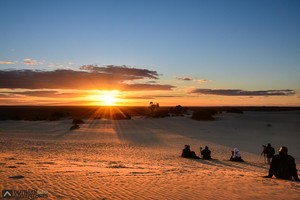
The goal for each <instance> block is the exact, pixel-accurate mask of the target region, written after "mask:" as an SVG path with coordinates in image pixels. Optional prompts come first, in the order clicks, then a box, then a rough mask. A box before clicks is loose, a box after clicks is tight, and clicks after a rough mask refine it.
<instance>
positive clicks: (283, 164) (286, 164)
mask: <svg viewBox="0 0 300 200" xmlns="http://www.w3.org/2000/svg"><path fill="white" fill-rule="evenodd" d="M273 175H275V177H276V178H279V179H286V180H292V178H294V180H296V181H300V180H299V177H298V174H297V168H296V163H295V159H294V158H293V157H292V156H290V155H288V148H287V147H285V146H283V147H280V149H279V154H277V155H275V156H274V157H273V159H272V161H271V165H270V169H269V174H268V176H264V178H272V177H273Z"/></svg>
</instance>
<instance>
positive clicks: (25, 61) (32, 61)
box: [23, 58, 39, 65]
mask: <svg viewBox="0 0 300 200" xmlns="http://www.w3.org/2000/svg"><path fill="white" fill-rule="evenodd" d="M23 64H24V65H37V64H39V62H38V61H36V60H33V59H30V58H26V59H24V60H23Z"/></svg>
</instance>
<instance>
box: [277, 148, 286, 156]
mask: <svg viewBox="0 0 300 200" xmlns="http://www.w3.org/2000/svg"><path fill="white" fill-rule="evenodd" d="M278 151H279V155H288V148H287V147H285V146H282V147H280V148H279V150H278Z"/></svg>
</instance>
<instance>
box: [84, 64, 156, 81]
mask: <svg viewBox="0 0 300 200" xmlns="http://www.w3.org/2000/svg"><path fill="white" fill-rule="evenodd" d="M79 69H81V70H86V71H90V72H93V73H106V74H115V75H122V76H133V77H135V79H143V78H150V79H158V73H157V72H156V71H151V70H148V69H137V68H130V67H127V66H126V65H122V66H116V65H106V66H104V67H99V66H98V65H83V66H81V67H80V68H79Z"/></svg>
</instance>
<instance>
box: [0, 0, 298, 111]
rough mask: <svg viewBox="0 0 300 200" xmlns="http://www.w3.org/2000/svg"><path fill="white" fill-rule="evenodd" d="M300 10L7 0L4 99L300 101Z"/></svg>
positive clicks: (252, 4)
mask: <svg viewBox="0 0 300 200" xmlns="http://www.w3.org/2000/svg"><path fill="white" fill-rule="evenodd" d="M299 10H300V1H297V0H286V1H283V0H281V1H279V0H257V1H256V0H251V1H238V0H235V1H234V0H226V1H225V0H223V1H217V0H211V1H206V0H195V1H194V0H187V1H186V0H172V1H168V0H151V1H150V0H148V1H146V0H143V1H138V0H136V1H135V0H126V1H122V0H110V1H109V0H97V1H96V0H95V1H94V0H81V1H80V0H64V1H59V0H51V1H46V0H45V1H40V0H26V1H23V0H0V27H1V28H0V105H50V106H51V105H99V106H101V105H109V104H110V105H122V106H148V105H149V102H158V103H159V104H160V105H161V106H175V105H182V106H300V37H299V36H300V12H299ZM107 99H110V100H111V102H110V103H109V102H108V101H109V100H107ZM112 101H113V102H112Z"/></svg>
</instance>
